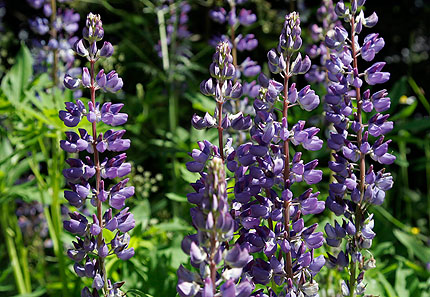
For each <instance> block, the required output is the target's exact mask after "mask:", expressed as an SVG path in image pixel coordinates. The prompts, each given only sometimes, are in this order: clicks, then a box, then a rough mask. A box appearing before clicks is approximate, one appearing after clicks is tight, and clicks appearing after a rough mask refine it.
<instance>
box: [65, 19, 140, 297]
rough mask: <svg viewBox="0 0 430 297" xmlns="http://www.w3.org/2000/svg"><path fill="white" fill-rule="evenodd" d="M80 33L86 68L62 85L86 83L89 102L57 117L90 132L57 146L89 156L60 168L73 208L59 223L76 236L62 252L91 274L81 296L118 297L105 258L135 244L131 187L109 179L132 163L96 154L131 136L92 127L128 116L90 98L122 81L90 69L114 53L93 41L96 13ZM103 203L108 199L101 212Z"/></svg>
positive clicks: (80, 271) (97, 37)
mask: <svg viewBox="0 0 430 297" xmlns="http://www.w3.org/2000/svg"><path fill="white" fill-rule="evenodd" d="M83 36H84V39H81V40H78V41H77V42H76V43H75V45H74V50H75V52H76V53H77V54H79V55H80V56H83V57H86V58H87V59H88V61H89V62H90V65H91V67H90V69H88V68H86V67H84V68H83V71H82V77H81V78H80V79H79V78H74V77H72V76H70V75H65V77H64V85H65V87H67V88H69V89H76V88H78V87H79V86H81V87H84V88H88V89H89V90H90V93H91V101H89V102H88V104H87V105H85V104H84V102H83V101H82V100H79V99H78V100H76V103H73V102H66V103H65V104H66V110H61V111H60V112H59V117H60V119H61V120H62V121H63V122H64V124H65V125H66V126H67V127H76V126H78V125H79V123H80V121H81V120H82V119H83V118H84V117H86V118H87V120H88V121H89V122H90V123H91V125H92V134H90V133H88V132H87V131H86V130H85V129H82V128H79V129H78V132H79V134H78V133H76V132H74V131H68V132H66V139H65V140H61V142H60V146H61V148H62V149H63V150H64V151H66V152H68V153H75V154H79V152H83V151H86V152H87V153H89V154H90V156H91V155H92V156H93V158H91V157H90V156H88V155H87V156H86V157H85V158H82V159H80V158H69V159H67V160H66V162H67V164H68V165H69V168H66V169H64V171H63V175H64V177H65V178H66V180H67V182H68V185H69V187H70V190H67V191H65V192H64V197H65V198H66V200H67V201H68V202H69V203H70V205H71V206H73V207H74V209H76V210H75V211H71V212H70V213H69V217H70V219H69V220H66V221H64V228H65V229H66V230H67V231H69V232H70V233H72V234H75V235H76V241H74V242H73V247H72V248H70V249H69V250H68V251H67V255H68V256H69V257H70V258H71V259H72V260H74V261H75V264H74V266H73V267H74V270H75V272H76V274H77V275H78V276H80V277H88V278H92V279H93V283H92V288H93V289H92V290H91V289H89V288H87V287H85V288H84V289H83V290H82V292H81V296H83V297H89V296H99V292H100V290H102V295H103V296H112V297H113V296H123V293H122V292H121V290H120V287H121V286H122V285H123V282H119V283H115V284H112V283H111V281H110V280H108V278H107V272H106V268H105V263H104V259H105V258H106V257H108V256H110V255H113V254H115V255H116V256H117V257H118V258H119V259H121V260H128V259H130V258H131V257H132V256H133V255H134V249H133V248H132V247H130V246H129V243H130V235H129V234H128V232H129V231H130V230H131V229H133V228H134V226H135V221H134V218H133V214H131V213H130V212H129V211H128V207H125V201H126V200H127V199H128V198H130V197H131V196H133V195H134V187H132V186H127V182H128V179H127V178H125V179H123V180H121V181H119V182H117V183H115V184H112V182H111V181H112V180H113V179H116V178H122V177H124V176H126V175H127V174H129V173H130V171H131V165H130V163H127V162H125V160H126V154H125V153H121V154H119V155H116V156H114V157H112V158H110V159H109V158H108V157H105V158H104V159H102V158H101V154H102V153H104V152H106V151H111V152H123V151H125V150H127V149H128V148H129V147H130V140H129V139H123V136H124V133H125V132H126V131H125V130H114V129H109V130H107V131H106V132H105V133H99V134H97V129H96V128H97V123H99V122H103V123H104V124H106V125H109V126H118V125H122V124H124V123H125V122H126V121H127V114H125V113H121V112H120V110H121V108H122V107H123V104H112V103H111V102H105V103H104V104H103V105H101V103H99V102H96V101H95V92H96V91H97V90H99V89H101V90H103V91H105V92H112V93H114V92H117V91H118V90H120V89H121V87H122V85H123V82H122V79H121V78H119V77H118V74H117V73H116V72H115V71H111V72H109V73H108V74H105V72H104V70H103V69H101V70H100V71H99V72H98V74H97V75H96V74H95V70H94V65H95V63H96V62H97V61H98V60H99V59H100V58H102V57H110V56H111V55H112V53H113V47H112V44H110V43H109V42H107V41H105V42H104V43H103V45H102V47H101V48H98V46H97V42H100V41H101V40H102V39H103V36H104V30H103V26H102V22H101V20H100V16H99V15H94V14H92V13H90V14H89V15H88V16H87V21H86V27H85V28H84V29H83ZM76 156H77V157H78V155H76ZM109 180H111V181H109ZM87 200H89V201H90V203H91V205H92V206H94V207H96V208H97V211H96V214H92V215H91V216H90V217H87V216H86V215H85V214H86V213H91V212H90V211H89V207H90V206H89V205H88V204H87ZM103 203H106V204H109V207H108V208H107V209H106V211H105V212H104V214H103V213H102V204H103ZM113 209H114V210H113ZM103 229H106V230H109V231H110V232H113V233H114V237H113V239H112V240H111V241H110V242H106V241H105V239H104V238H103Z"/></svg>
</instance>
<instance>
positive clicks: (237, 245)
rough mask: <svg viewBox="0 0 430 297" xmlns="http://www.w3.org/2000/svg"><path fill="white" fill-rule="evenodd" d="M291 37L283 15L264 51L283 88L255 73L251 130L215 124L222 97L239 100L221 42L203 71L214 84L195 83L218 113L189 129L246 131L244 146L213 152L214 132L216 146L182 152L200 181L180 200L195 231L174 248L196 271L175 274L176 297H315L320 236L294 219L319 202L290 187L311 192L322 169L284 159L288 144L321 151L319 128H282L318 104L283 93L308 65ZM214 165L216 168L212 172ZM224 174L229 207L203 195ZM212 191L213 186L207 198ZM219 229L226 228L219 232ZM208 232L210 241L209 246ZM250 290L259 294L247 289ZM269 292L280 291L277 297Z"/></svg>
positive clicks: (292, 17)
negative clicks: (293, 113)
mask: <svg viewBox="0 0 430 297" xmlns="http://www.w3.org/2000/svg"><path fill="white" fill-rule="evenodd" d="M300 32H301V30H300V19H299V16H298V14H296V13H291V14H289V15H287V16H286V20H285V24H284V28H283V31H282V33H281V36H280V39H279V40H280V42H279V45H278V47H277V49H272V50H271V51H269V53H268V59H269V69H270V70H271V71H272V72H273V73H275V74H278V73H282V75H283V77H284V78H285V80H284V83H283V84H282V83H279V82H277V81H275V80H273V79H269V78H267V77H266V76H265V75H264V74H260V75H259V77H258V84H259V92H258V94H257V96H256V97H257V98H256V99H255V100H254V104H253V107H254V110H255V118H254V121H253V122H252V120H251V118H250V117H249V116H243V115H242V114H240V116H239V117H237V118H236V117H235V118H234V119H231V118H229V117H228V115H226V116H224V117H223V116H220V114H221V113H220V112H221V110H220V107H222V104H220V103H223V102H224V101H225V100H224V99H225V98H235V97H240V92H238V91H237V92H236V91H235V90H237V89H238V88H236V87H235V86H236V85H237V83H236V84H235V85H234V84H233V83H232V82H231V78H233V77H234V71H235V67H234V65H231V64H230V62H229V61H230V60H231V58H230V55H229V53H230V48H229V45H228V43H226V42H222V43H220V44H219V45H218V46H217V52H216V54H215V55H214V59H213V61H214V62H213V63H212V65H211V67H210V72H211V74H212V76H213V77H214V79H209V80H207V81H203V82H202V83H201V85H200V89H201V91H202V93H203V94H205V95H208V96H213V97H215V99H216V101H217V106H218V108H217V110H216V114H215V116H214V117H212V116H211V115H209V114H206V115H205V116H204V117H199V116H197V115H194V117H193V119H192V124H193V126H194V127H195V128H198V129H203V128H212V127H218V131H219V132H220V131H221V132H222V129H224V128H226V127H228V124H230V125H231V126H232V127H233V126H237V127H240V128H242V129H246V130H247V129H249V128H250V137H251V139H252V141H250V142H246V143H243V144H240V145H239V146H238V147H237V148H236V149H235V148H234V146H233V140H232V139H231V138H229V139H228V141H227V143H226V145H225V146H224V145H223V144H222V143H223V142H222V133H221V134H219V135H220V137H219V139H220V140H221V141H220V144H219V146H215V145H213V144H211V143H210V142H209V141H206V140H205V141H202V142H199V149H195V150H193V152H192V153H191V156H192V158H193V159H194V160H193V161H191V162H189V163H187V168H188V169H189V170H190V171H192V172H199V173H200V175H201V179H199V180H198V181H197V182H196V183H194V184H192V186H193V188H194V190H195V193H191V194H189V195H188V201H189V202H190V203H193V204H196V205H197V207H196V208H193V209H192V210H191V217H192V221H193V225H194V227H195V228H196V229H197V230H198V233H197V234H196V235H190V236H188V237H186V238H185V239H184V242H183V249H184V252H186V253H187V254H190V257H191V264H192V266H194V267H196V268H199V272H200V273H193V272H190V271H188V270H186V269H185V268H184V267H182V266H181V267H180V269H179V270H178V277H179V281H178V287H177V289H178V292H179V294H180V296H269V295H270V296H298V295H300V294H301V295H304V296H317V293H318V284H317V283H316V281H315V280H314V276H315V275H316V274H317V273H318V272H319V271H320V269H321V268H322V266H324V264H325V258H324V256H322V255H320V256H316V255H315V253H314V250H315V249H317V248H319V247H321V246H322V244H323V234H322V232H315V230H316V228H317V224H313V225H311V226H308V227H305V225H304V219H303V216H305V215H308V214H318V213H321V212H322V211H323V210H324V208H325V204H324V202H323V201H319V200H318V195H319V192H313V189H312V188H309V189H307V190H306V191H305V192H303V193H300V194H294V193H293V192H292V191H291V185H292V184H294V183H298V182H302V181H304V182H305V183H306V184H308V185H314V184H317V183H318V182H320V181H321V179H322V171H321V170H317V169H316V166H317V165H318V160H313V161H310V162H308V163H305V162H304V161H303V160H302V153H301V152H297V153H295V154H294V155H293V156H292V158H291V160H290V151H289V149H288V145H289V144H293V145H295V146H302V147H303V148H305V149H307V150H311V151H316V150H319V149H321V147H322V141H321V140H320V139H319V138H318V137H317V136H316V134H317V133H318V132H319V129H318V128H315V127H309V128H306V127H305V124H306V123H305V121H299V122H298V123H296V124H294V125H293V126H292V127H290V128H289V126H288V121H287V114H286V110H288V108H291V107H293V106H296V105H299V106H301V107H302V109H304V110H307V111H310V110H313V109H315V108H316V107H317V106H318V105H319V102H320V100H319V97H318V96H317V95H316V94H315V92H314V91H313V90H311V89H310V87H309V86H306V87H304V88H303V89H301V90H297V89H296V85H295V84H294V83H293V84H291V86H289V85H288V79H289V78H290V77H292V76H293V75H297V74H304V73H306V72H307V71H308V70H309V68H310V66H311V63H310V59H309V58H308V57H307V56H306V57H305V58H302V57H301V55H300V54H297V52H298V50H299V49H300V47H301V37H300ZM283 91H284V94H282V92H283ZM232 94H235V95H234V96H233V95H232ZM279 102H282V104H283V106H284V111H285V112H283V117H282V118H281V119H278V116H277V108H276V105H277V104H278V103H279ZM217 118H218V119H217ZM239 119H240V120H239ZM234 122H236V123H235V124H233V123H234ZM224 156H225V158H224ZM223 161H224V162H223ZM214 162H216V164H217V165H216V166H219V167H221V168H222V169H214V167H215V165H214ZM208 163H209V168H208V169H207V172H206V171H205V169H206V168H207V164H208ZM224 164H225V165H224ZM224 166H226V167H227V169H228V170H229V171H230V172H231V173H232V175H233V176H234V186H233V187H232V190H233V191H232V194H233V197H234V198H233V200H232V202H231V205H230V204H229V203H228V200H227V199H226V194H223V195H222V197H225V199H221V198H220V197H219V195H214V192H212V191H210V190H209V189H210V188H209V185H211V184H212V180H214V178H215V176H216V177H217V179H218V182H217V183H216V184H217V185H219V186H218V187H225V173H224ZM219 167H217V168H219ZM219 191H220V188H218V191H217V192H216V193H217V194H219ZM220 201H222V202H220ZM227 211H228V212H227ZM214 217H217V218H222V219H217V220H215V219H214ZM231 220H232V221H233V223H231V222H230V221H231ZM219 222H220V223H219ZM218 223H219V224H218ZM216 225H217V226H216ZM214 226H216V227H214ZM224 226H228V228H225V229H222V227H224ZM211 232H212V233H211ZM233 233H234V234H237V235H238V238H237V240H236V241H235V242H231V241H232V240H231V239H232V238H231V237H232V234H233ZM210 234H216V235H217V236H219V237H217V240H213V241H211V240H210V238H211V235H210ZM226 234H227V235H226ZM203 235H204V236H203ZM208 238H209V239H208ZM214 247H215V248H214ZM232 259H234V260H232ZM212 262H214V263H212ZM211 263H212V264H211ZM234 263H236V264H234ZM237 263H240V264H237ZM235 265H237V266H235ZM234 267H236V268H237V269H236V270H234V269H232V268H234ZM211 269H213V270H211ZM213 271H215V272H213ZM257 284H260V285H263V286H267V287H266V289H264V290H263V289H258V290H256V291H255V287H256V285H257ZM269 284H276V285H277V286H279V288H280V290H278V291H280V293H279V295H276V294H275V292H274V291H273V289H272V286H273V285H269ZM266 294H268V295H266Z"/></svg>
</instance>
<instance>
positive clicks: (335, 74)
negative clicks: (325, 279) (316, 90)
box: [325, 0, 395, 296]
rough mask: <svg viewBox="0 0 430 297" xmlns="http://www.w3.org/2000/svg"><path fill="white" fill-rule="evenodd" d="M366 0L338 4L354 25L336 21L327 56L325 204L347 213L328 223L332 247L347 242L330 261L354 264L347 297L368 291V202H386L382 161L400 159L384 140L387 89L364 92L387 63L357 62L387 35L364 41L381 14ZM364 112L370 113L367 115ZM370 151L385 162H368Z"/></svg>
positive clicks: (387, 179)
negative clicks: (329, 179) (330, 175)
mask: <svg viewBox="0 0 430 297" xmlns="http://www.w3.org/2000/svg"><path fill="white" fill-rule="evenodd" d="M364 2H365V1H364V0H361V1H356V0H353V1H351V7H350V8H348V7H347V6H346V5H345V4H344V3H343V1H340V2H339V3H337V5H336V7H335V12H336V14H337V15H338V17H339V18H343V19H344V20H345V22H346V23H349V24H350V27H351V31H350V33H348V31H347V30H346V29H344V28H343V27H341V26H336V27H334V28H333V29H332V30H330V31H329V32H327V35H326V37H325V45H326V46H327V48H329V49H330V52H331V55H330V59H328V60H327V61H326V68H327V71H328V79H329V80H330V83H329V87H328V94H327V95H326V97H325V100H326V102H327V103H328V106H327V110H326V118H327V120H328V121H329V122H331V123H332V124H333V127H334V129H333V131H332V132H331V133H330V137H329V139H328V142H327V144H328V147H329V148H331V149H332V150H334V151H335V153H334V154H333V157H334V160H333V161H330V162H329V168H330V169H331V170H332V171H333V172H334V174H335V175H334V178H335V182H333V183H332V184H330V189H329V197H328V198H327V200H326V205H327V207H328V208H329V209H330V210H331V211H333V212H334V213H335V214H336V215H337V216H344V218H343V219H342V225H340V224H339V223H338V222H335V225H334V226H331V225H330V224H327V225H326V226H325V231H326V234H327V244H329V245H331V246H335V247H338V246H339V245H340V243H341V241H342V240H343V239H345V240H346V241H347V245H346V249H345V251H341V252H339V254H338V255H337V256H333V255H330V254H329V255H328V262H329V263H330V265H331V266H340V267H347V266H350V267H352V268H350V270H349V274H350V278H349V279H350V281H346V282H343V283H342V292H343V294H344V296H350V294H351V296H353V294H357V295H361V294H364V291H365V288H366V284H365V283H364V282H363V276H364V271H365V270H367V269H369V268H372V267H374V259H373V257H371V258H369V259H367V260H366V257H365V254H363V253H362V250H363V249H368V248H370V247H371V245H372V239H373V238H374V237H375V233H374V232H373V231H372V229H373V226H374V220H373V215H372V214H368V212H367V209H368V207H369V205H372V204H373V205H380V204H382V203H383V201H384V198H385V192H386V191H387V190H389V189H390V188H391V187H392V186H393V178H392V176H391V175H390V174H389V173H387V172H386V171H385V168H383V167H382V166H383V165H385V164H391V163H393V162H394V160H395V156H393V155H392V154H390V153H389V150H388V144H389V143H390V140H385V136H384V135H385V134H386V133H388V132H390V131H391V130H392V129H393V122H391V121H389V120H388V117H389V115H388V114H385V115H384V114H382V112H384V111H386V110H388V109H389V108H390V98H388V97H387V94H388V93H387V91H386V90H380V91H375V89H374V88H373V89H372V91H371V90H370V89H365V90H364V91H362V90H363V89H364V88H365V87H364V82H366V83H367V84H368V85H372V86H373V85H377V84H382V83H385V82H386V81H387V80H388V79H389V77H390V74H389V73H388V72H383V71H382V69H383V67H384V65H385V63H384V62H376V63H374V64H373V65H372V66H370V67H369V68H367V69H366V70H364V72H363V71H362V72H360V71H359V69H358V66H357V64H358V58H359V57H361V58H362V59H363V60H364V61H366V62H372V61H373V59H374V57H375V54H376V53H378V52H379V51H380V50H381V49H382V48H383V46H384V40H383V38H381V37H379V35H378V34H376V33H371V34H369V35H367V36H366V37H364V40H363V41H362V42H360V40H359V36H358V35H359V34H360V32H361V31H362V29H363V27H368V28H371V27H373V26H375V25H376V23H377V20H378V17H377V15H376V13H373V14H371V15H370V16H368V17H365V16H364V12H363V9H362V6H363V5H364ZM351 41H352V42H353V43H352V42H351ZM363 80H364V82H363ZM363 113H369V115H368V116H366V117H364V116H363ZM365 118H368V121H367V123H364V122H363V119H365ZM366 156H370V158H371V159H373V160H374V161H375V162H377V163H379V164H381V165H382V166H381V165H376V164H375V165H373V164H370V165H369V164H366ZM367 160H368V161H369V159H368V158H367ZM366 165H368V166H366ZM366 167H367V168H366ZM377 168H382V169H377ZM357 173H359V176H356V174H357ZM356 267H358V272H359V273H358V274H356V270H357V268H356Z"/></svg>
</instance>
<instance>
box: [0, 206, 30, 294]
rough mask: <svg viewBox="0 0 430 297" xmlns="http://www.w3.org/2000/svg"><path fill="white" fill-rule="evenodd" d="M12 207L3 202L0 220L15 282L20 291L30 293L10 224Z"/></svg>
mask: <svg viewBox="0 0 430 297" xmlns="http://www.w3.org/2000/svg"><path fill="white" fill-rule="evenodd" d="M9 209H10V208H8V204H6V203H3V204H2V205H1V216H0V222H1V225H2V229H3V234H4V237H5V239H6V248H7V252H8V254H9V258H10V262H11V263H10V264H11V265H12V269H13V275H14V278H15V284H16V286H17V288H18V293H20V294H28V293H30V291H28V290H27V287H26V285H25V283H26V282H25V277H24V275H23V273H22V270H21V265H20V261H19V258H18V253H17V251H16V247H15V243H14V237H15V232H14V231H13V230H12V228H10V226H9V222H8V219H9V216H10V211H9Z"/></svg>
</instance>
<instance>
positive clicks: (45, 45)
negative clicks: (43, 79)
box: [27, 0, 80, 77]
mask: <svg viewBox="0 0 430 297" xmlns="http://www.w3.org/2000/svg"><path fill="white" fill-rule="evenodd" d="M27 2H28V4H29V5H30V6H31V7H33V8H34V9H42V11H43V17H41V16H37V17H34V18H32V19H30V20H29V25H30V28H31V30H32V31H33V32H34V33H35V34H37V35H39V36H40V39H34V40H33V41H32V45H33V52H34V54H33V56H34V57H35V63H34V65H33V67H34V70H35V72H36V73H43V72H46V71H47V70H48V69H51V68H52V67H53V65H54V63H55V61H54V60H55V59H56V57H54V50H55V51H56V55H57V56H58V59H59V61H61V63H58V65H56V66H55V67H58V69H57V71H58V73H57V76H58V77H62V76H64V73H69V72H70V73H77V72H79V69H78V68H74V62H75V57H74V53H73V45H74V44H75V42H76V41H77V40H78V37H76V36H73V35H74V34H75V32H76V31H78V29H79V24H78V23H79V20H80V16H79V13H77V12H75V11H74V10H73V9H71V8H62V7H60V8H58V9H57V11H56V12H55V19H54V21H53V22H51V20H50V18H51V16H52V14H53V13H54V12H53V11H52V7H51V1H49V0H27ZM60 2H69V1H60ZM52 29H54V30H55V35H52V32H50V31H51V30H52ZM49 33H51V34H49ZM48 34H49V39H48V41H46V40H45V38H44V37H45V36H47V35H48Z"/></svg>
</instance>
